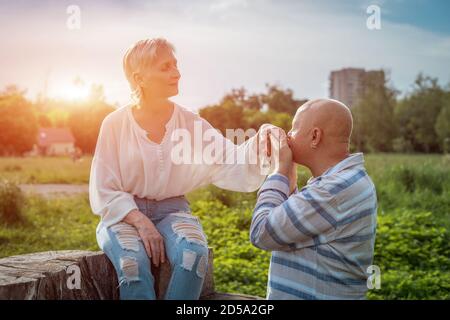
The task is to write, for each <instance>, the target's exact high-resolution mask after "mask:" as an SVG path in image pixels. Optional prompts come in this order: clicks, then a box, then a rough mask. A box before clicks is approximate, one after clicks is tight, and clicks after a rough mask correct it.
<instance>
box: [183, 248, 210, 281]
mask: <svg viewBox="0 0 450 320" xmlns="http://www.w3.org/2000/svg"><path fill="white" fill-rule="evenodd" d="M198 255H199V254H198V253H197V252H195V251H192V250H189V249H184V250H183V259H182V262H181V267H182V268H183V269H185V270H187V271H192V269H193V267H194V265H195V261H196V260H197V257H198ZM207 268H208V259H207V256H206V255H200V258H199V259H198V262H197V268H196V270H195V272H196V274H197V276H199V277H200V278H204V277H205V274H206V270H207Z"/></svg>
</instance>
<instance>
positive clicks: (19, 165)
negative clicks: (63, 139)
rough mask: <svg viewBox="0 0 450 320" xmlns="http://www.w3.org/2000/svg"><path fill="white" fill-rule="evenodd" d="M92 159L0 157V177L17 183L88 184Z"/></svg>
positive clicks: (87, 157) (86, 157)
mask: <svg viewBox="0 0 450 320" xmlns="http://www.w3.org/2000/svg"><path fill="white" fill-rule="evenodd" d="M91 160H92V157H90V156H85V157H82V158H81V159H79V160H78V161H76V162H74V161H72V159H71V158H69V157H28V158H16V157H3V158H2V157H0V177H2V178H5V179H8V180H11V181H15V182H17V183H72V184H83V183H89V170H90V166H91Z"/></svg>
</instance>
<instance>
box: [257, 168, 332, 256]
mask: <svg viewBox="0 0 450 320" xmlns="http://www.w3.org/2000/svg"><path fill="white" fill-rule="evenodd" d="M288 192H289V181H288V179H287V178H286V177H285V176H283V175H278V174H277V175H272V176H270V177H269V178H268V179H267V180H266V182H265V183H264V184H263V186H262V187H261V189H260V191H259V192H258V199H257V202H256V206H255V209H254V211H253V217H252V223H251V227H250V241H251V243H252V244H253V245H254V246H256V247H258V248H260V249H263V250H268V251H272V250H278V251H290V250H292V249H299V248H304V247H310V246H314V245H317V244H319V243H321V242H323V241H326V239H327V235H328V234H330V233H331V232H333V231H334V230H335V228H336V226H337V222H336V220H335V217H336V216H337V213H336V211H335V210H336V209H334V208H333V206H332V203H333V198H332V196H331V195H330V194H329V193H328V192H327V191H326V190H324V189H323V188H318V187H315V186H314V185H312V186H307V187H306V188H303V189H302V191H299V192H297V193H295V194H292V195H291V196H290V197H288Z"/></svg>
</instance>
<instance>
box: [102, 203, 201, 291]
mask: <svg viewBox="0 0 450 320" xmlns="http://www.w3.org/2000/svg"><path fill="white" fill-rule="evenodd" d="M134 200H135V201H136V204H137V206H138V208H139V210H140V211H141V212H142V213H144V214H145V215H146V216H147V217H148V218H149V219H150V220H151V221H152V222H153V224H154V225H155V226H156V228H157V229H158V231H159V233H160V234H161V236H162V237H163V238H164V246H165V250H166V263H167V261H168V262H169V263H170V265H171V270H172V274H171V278H170V281H169V284H168V287H167V290H166V293H165V296H164V299H168V300H173V299H180V300H181V299H183V300H195V299H198V298H199V297H200V293H201V290H202V287H203V281H204V278H205V275H206V271H207V268H208V245H207V240H206V236H205V234H204V232H203V229H202V226H201V225H200V222H199V220H198V218H197V217H195V216H193V215H192V212H191V210H190V208H189V202H188V201H187V199H186V198H185V197H184V196H180V197H174V198H168V199H164V200H160V201H156V200H150V199H143V198H138V197H134ZM97 242H98V245H99V246H100V248H101V249H102V250H103V252H104V253H105V254H106V255H107V256H108V258H109V259H110V260H111V262H112V264H113V265H114V268H115V270H116V273H117V278H118V279H119V288H120V299H150V300H155V299H156V293H155V288H154V282H155V280H154V277H153V275H152V272H151V268H152V264H151V260H150V258H149V257H148V255H147V252H146V250H145V248H144V245H143V243H142V240H141V238H140V237H139V234H138V232H137V230H136V228H135V227H133V226H131V225H129V224H127V223H125V222H119V223H117V224H115V225H112V226H110V227H108V228H105V227H103V228H99V229H98V230H97Z"/></svg>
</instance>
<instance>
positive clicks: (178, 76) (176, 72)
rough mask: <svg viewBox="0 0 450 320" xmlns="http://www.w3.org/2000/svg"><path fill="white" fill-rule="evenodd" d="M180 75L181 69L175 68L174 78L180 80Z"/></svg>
mask: <svg viewBox="0 0 450 320" xmlns="http://www.w3.org/2000/svg"><path fill="white" fill-rule="evenodd" d="M180 77H181V74H180V71H179V70H178V68H175V70H174V71H173V72H172V78H174V79H177V80H178V79H180Z"/></svg>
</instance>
